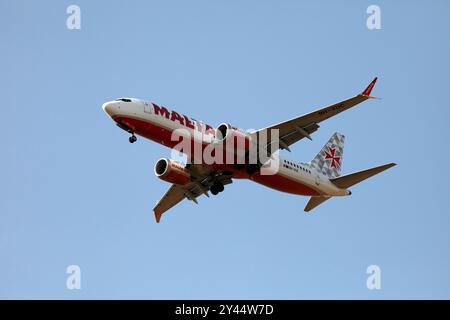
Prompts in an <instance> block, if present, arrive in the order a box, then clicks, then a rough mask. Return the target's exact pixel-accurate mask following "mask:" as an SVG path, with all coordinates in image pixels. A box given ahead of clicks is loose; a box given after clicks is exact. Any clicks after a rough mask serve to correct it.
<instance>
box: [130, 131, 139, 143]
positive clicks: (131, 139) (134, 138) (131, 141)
mask: <svg viewBox="0 0 450 320" xmlns="http://www.w3.org/2000/svg"><path fill="white" fill-rule="evenodd" d="M136 140H137V138H136V136H135V135H134V133H133V135H132V136H131V137H130V138H128V141H130V143H135V142H136Z"/></svg>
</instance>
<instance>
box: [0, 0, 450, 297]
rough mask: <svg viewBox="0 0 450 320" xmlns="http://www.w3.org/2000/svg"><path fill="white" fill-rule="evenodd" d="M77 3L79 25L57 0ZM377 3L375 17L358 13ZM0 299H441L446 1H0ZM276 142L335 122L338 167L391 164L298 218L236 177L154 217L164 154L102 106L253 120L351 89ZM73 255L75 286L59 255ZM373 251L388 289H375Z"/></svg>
mask: <svg viewBox="0 0 450 320" xmlns="http://www.w3.org/2000/svg"><path fill="white" fill-rule="evenodd" d="M70 4H77V5H79V6H80V8H81V30H73V31H70V30H68V29H67V28H66V18H67V14H66V8H67V6H69V5H70ZM370 4H377V5H379V6H380V8H381V15H382V17H381V18H382V29H381V30H373V31H370V30H368V29H367V27H366V19H367V16H368V14H367V13H366V9H367V7H368V6H369V5H370ZM0 12H2V19H1V21H0V39H1V43H2V45H1V51H0V70H1V77H0V88H1V95H2V97H1V101H2V119H3V121H2V125H1V126H0V132H1V137H2V143H1V149H2V153H1V154H2V156H1V157H0V167H1V179H0V193H1V196H0V298H61V299H79V298H87V299H90V298H150V299H157V298H164V299H166V298H168V299H172V298H200V299H201V298H209V299H215V298H238V299H240V298H255V299H259V298H270V299H271V298H287V299H297V298H325V299H328V298H358V299H359V298H363V299H365V298H368V299H391V298H450V272H449V270H450V232H449V231H450V212H449V210H448V198H449V196H448V190H449V188H448V183H449V178H450V174H449V172H450V170H449V168H448V160H449V157H450V152H449V145H448V141H449V138H450V137H449V133H448V129H447V125H448V123H449V120H450V119H449V118H450V117H449V116H450V111H449V110H450V106H449V102H448V101H449V97H448V93H449V88H450V77H449V72H450V59H449V57H450V37H449V36H450V34H449V33H450V19H448V14H449V12H450V3H449V2H447V1H443V0H442V1H432V2H430V1H395V2H393V1H340V2H339V3H337V2H335V1H324V2H320V1H310V2H301V1H283V2H280V1H206V0H205V1H149V2H144V1H76V2H72V1H39V2H38V1H12V0H10V1H6V0H2V1H1V2H0ZM374 76H378V77H379V81H378V83H377V86H376V87H375V89H374V91H373V93H374V94H375V95H377V96H380V97H382V98H383V99H382V100H374V101H368V102H365V103H363V104H361V105H359V106H358V107H357V108H355V109H352V110H350V111H347V112H345V113H343V114H341V115H340V116H338V117H336V118H333V119H331V120H329V121H327V122H324V123H322V125H321V128H320V129H319V131H317V132H316V133H315V134H314V137H313V138H314V140H313V141H312V142H310V141H308V140H305V141H302V142H300V143H298V144H297V145H295V146H294V147H292V153H291V154H287V153H285V152H283V155H285V156H287V157H288V158H291V159H295V160H298V161H309V160H310V159H311V158H312V157H313V156H314V155H315V154H316V153H317V151H318V150H320V148H321V147H322V145H323V144H324V143H325V142H326V141H327V139H328V138H329V137H330V136H331V135H332V134H333V133H334V132H335V131H341V132H343V133H344V134H345V135H346V149H345V155H344V166H343V171H344V172H346V173H348V172H352V171H357V170H361V169H365V168H368V167H372V166H376V165H380V164H384V163H388V162H396V163H398V166H397V167H395V168H393V169H391V170H389V171H387V172H385V173H383V174H381V175H379V176H377V177H375V178H373V179H371V180H368V181H366V182H364V183H362V184H361V185H358V186H356V187H353V195H352V196H351V197H349V198H341V199H333V200H330V201H328V202H327V203H325V204H323V205H322V206H320V207H318V208H317V209H316V210H314V211H313V212H312V214H309V215H307V214H305V213H304V212H303V207H304V206H305V203H306V201H307V198H304V197H298V196H293V195H287V194H283V193H279V192H275V191H273V190H270V189H266V188H264V187H262V186H260V185H256V184H253V183H251V182H248V181H236V182H235V183H234V184H232V185H230V186H227V188H226V192H224V193H222V194H221V195H220V196H218V197H215V198H210V199H207V198H205V197H202V198H201V199H199V206H196V205H195V204H194V203H192V202H187V201H186V202H184V203H182V204H180V205H178V206H177V207H176V208H174V209H173V210H171V211H170V212H168V213H167V214H165V216H164V217H163V220H162V223H161V224H159V225H158V224H156V223H155V220H154V217H153V214H152V211H151V209H152V208H153V205H154V204H155V202H156V201H157V200H158V199H159V198H160V197H161V196H162V195H163V193H164V192H165V190H166V188H167V187H168V184H166V183H164V182H163V181H160V180H158V179H157V178H156V177H155V176H154V174H153V165H154V163H155V161H156V160H157V159H159V158H161V157H165V156H169V155H170V150H169V149H166V148H164V147H163V146H160V145H157V144H155V143H152V142H150V141H146V140H144V139H142V138H141V139H139V140H138V143H136V144H133V145H131V144H129V143H128V141H127V139H128V135H127V134H126V133H125V132H123V131H122V130H120V129H118V128H117V127H115V126H114V124H113V123H112V121H111V120H110V119H109V118H108V117H107V116H106V115H105V114H104V112H103V111H102V109H101V105H102V103H103V102H105V101H108V100H112V99H114V98H117V97H120V96H131V97H137V98H143V99H147V100H151V101H155V102H159V103H161V104H164V105H167V106H169V107H171V108H174V109H176V110H179V111H180V112H183V113H186V114H188V115H190V116H192V117H195V118H198V119H202V120H204V121H206V122H209V123H211V124H213V125H218V124H219V123H221V122H230V123H231V124H233V125H236V126H239V127H242V128H245V129H247V128H260V127H264V126H267V125H269V124H272V123H274V122H278V121H282V120H285V119H288V118H291V117H294V116H297V115H300V114H303V113H306V112H309V111H311V110H313V109H315V108H318V107H322V106H325V105H327V104H330V103H333V102H336V101H339V100H342V99H344V98H347V97H350V96H352V95H353V94H355V93H357V92H359V91H361V90H363V89H364V87H365V86H366V85H367V84H368V83H369V82H370V80H371V79H372V78H373V77H374ZM72 264H76V265H79V266H80V267H81V270H82V277H81V286H82V289H81V290H80V291H76V290H73V291H70V290H68V289H66V277H67V275H66V273H65V271H66V267H67V266H68V265H72ZM372 264H376V265H379V266H380V268H381V270H382V279H381V285H382V289H381V290H379V291H377V290H372V291H371V290H368V289H367V288H366V278H367V274H366V268H367V267H368V266H369V265H372Z"/></svg>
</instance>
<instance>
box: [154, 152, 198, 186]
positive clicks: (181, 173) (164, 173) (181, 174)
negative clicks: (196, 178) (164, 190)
mask: <svg viewBox="0 0 450 320" xmlns="http://www.w3.org/2000/svg"><path fill="white" fill-rule="evenodd" d="M155 175H156V176H157V177H158V178H160V179H161V180H164V181H166V182H170V183H175V184H181V185H185V184H188V183H189V182H190V176H191V175H190V173H189V171H188V170H187V169H186V168H185V167H184V166H183V165H182V164H181V163H179V162H177V161H174V160H172V159H167V158H162V159H159V160H158V162H156V164H155Z"/></svg>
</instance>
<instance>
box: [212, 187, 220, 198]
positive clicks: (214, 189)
mask: <svg viewBox="0 0 450 320" xmlns="http://www.w3.org/2000/svg"><path fill="white" fill-rule="evenodd" d="M211 193H212V194H213V195H215V196H217V195H218V194H219V190H217V189H216V186H215V185H213V186H211Z"/></svg>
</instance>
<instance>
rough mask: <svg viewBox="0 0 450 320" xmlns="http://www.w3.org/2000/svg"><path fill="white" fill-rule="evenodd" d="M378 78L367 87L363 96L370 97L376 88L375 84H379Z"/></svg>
mask: <svg viewBox="0 0 450 320" xmlns="http://www.w3.org/2000/svg"><path fill="white" fill-rule="evenodd" d="M377 79H378V77H375V79H373V80H372V82H371V83H370V84H369V85H368V86H367V88H366V89H365V90H364V91H363V92H362V93H361V95H363V96H367V97H370V93H371V92H372V89H373V87H374V86H375V82H377Z"/></svg>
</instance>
